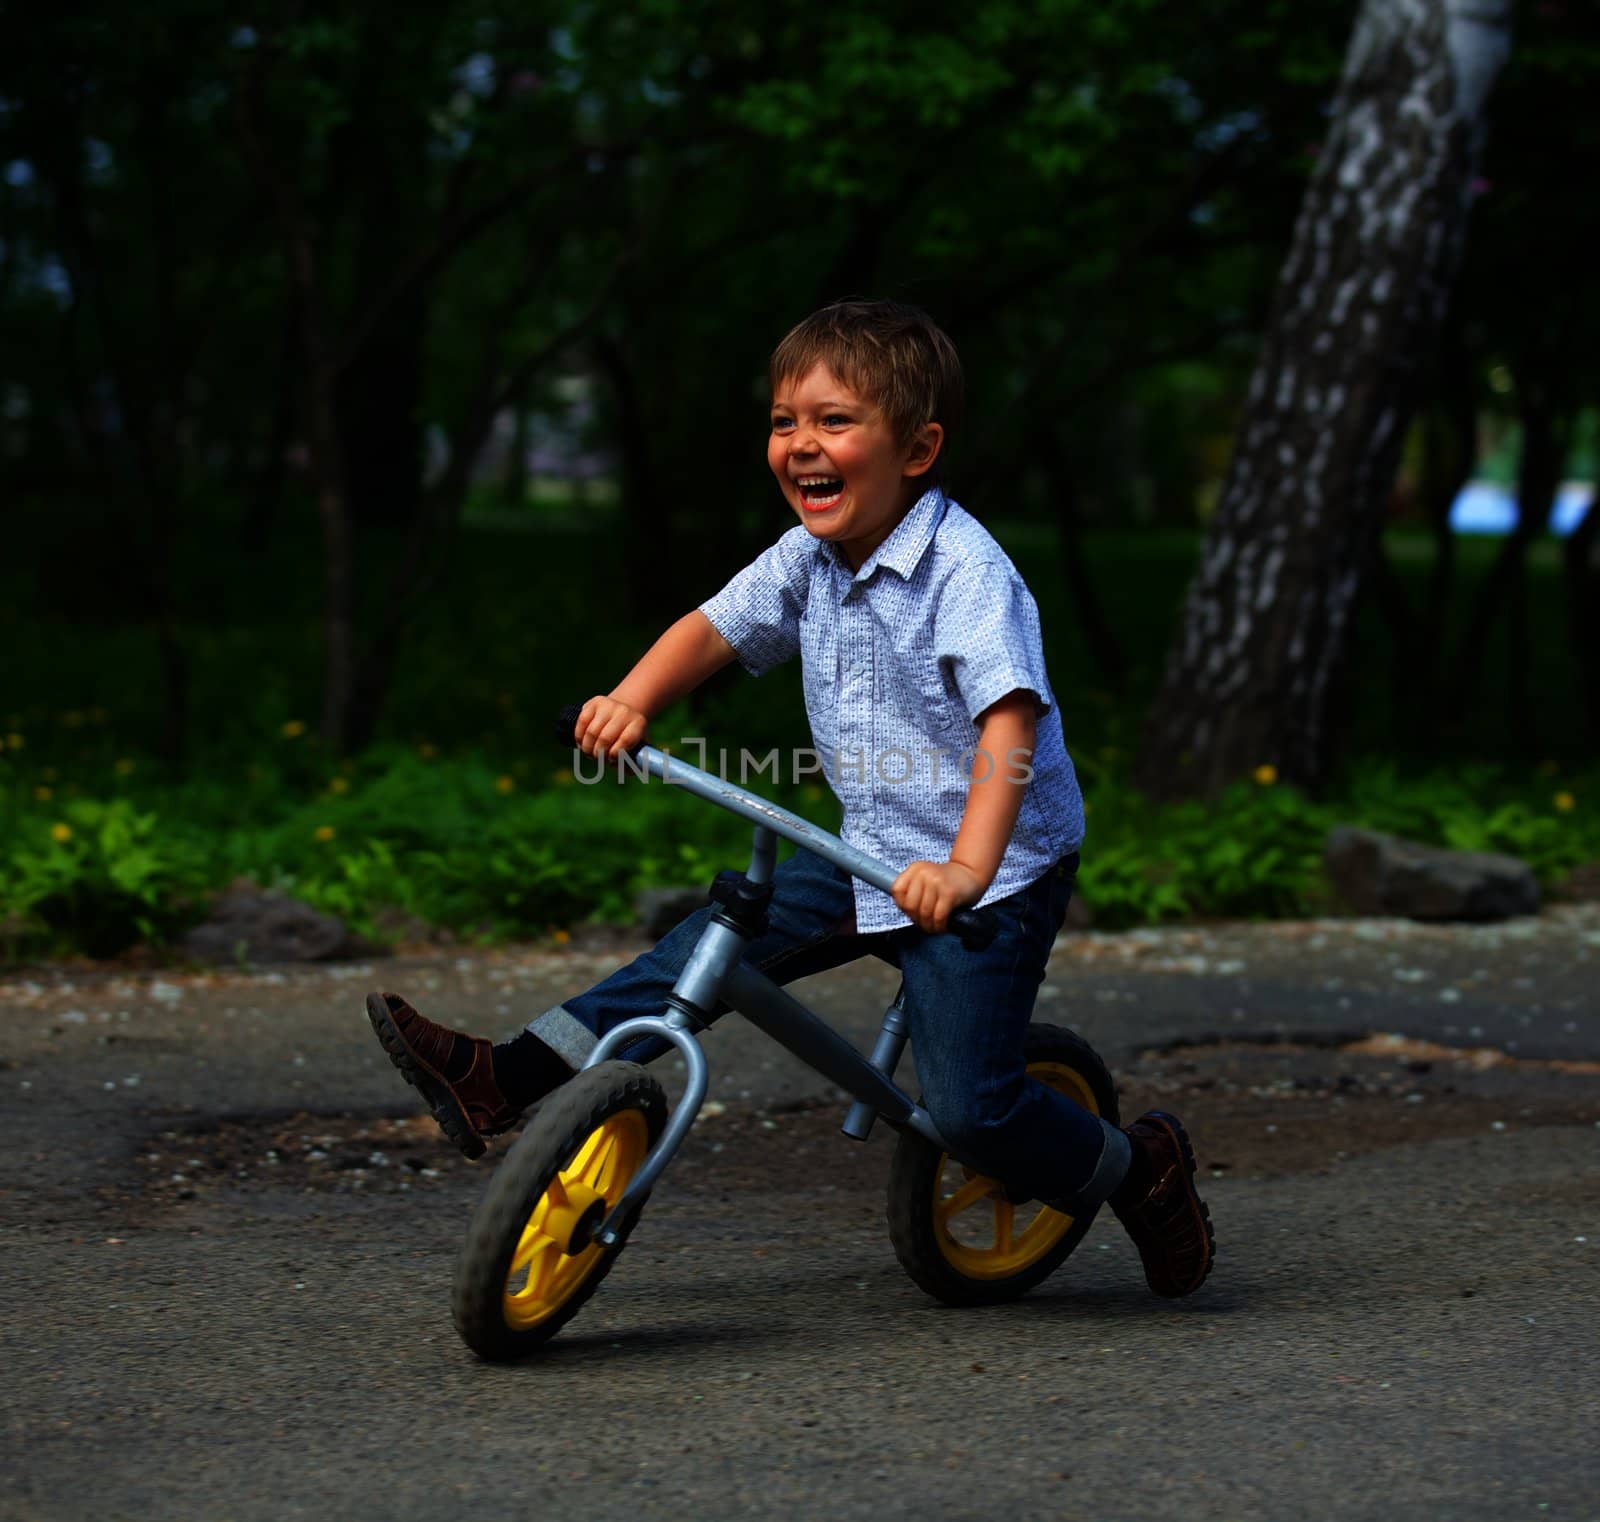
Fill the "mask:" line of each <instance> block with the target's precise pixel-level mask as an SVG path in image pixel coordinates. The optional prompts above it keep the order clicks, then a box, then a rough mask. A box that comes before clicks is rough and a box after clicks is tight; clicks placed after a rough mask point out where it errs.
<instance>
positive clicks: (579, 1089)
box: [450, 1062, 667, 1362]
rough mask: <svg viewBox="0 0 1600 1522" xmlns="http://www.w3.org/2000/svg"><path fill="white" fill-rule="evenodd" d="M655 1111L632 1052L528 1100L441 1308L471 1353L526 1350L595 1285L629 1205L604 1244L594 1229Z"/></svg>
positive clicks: (645, 1141)
mask: <svg viewBox="0 0 1600 1522" xmlns="http://www.w3.org/2000/svg"><path fill="white" fill-rule="evenodd" d="M666 1118H667V1099H666V1095H665V1093H663V1091H662V1088H661V1085H660V1084H659V1083H657V1082H656V1080H655V1079H654V1078H652V1077H651V1076H650V1075H649V1074H648V1073H647V1072H646V1071H645V1070H644V1069H643V1068H642V1067H641V1066H639V1064H638V1063H636V1062H602V1063H600V1064H599V1065H598V1066H596V1067H593V1068H589V1069H586V1070H585V1071H584V1072H581V1073H578V1074H577V1075H575V1076H574V1077H573V1078H571V1079H570V1080H569V1081H568V1082H567V1083H565V1084H563V1085H562V1086H561V1088H560V1089H558V1090H557V1091H556V1092H555V1093H554V1094H552V1095H551V1096H550V1097H549V1098H548V1099H547V1100H545V1102H544V1103H543V1104H542V1105H541V1106H540V1108H539V1113H538V1115H537V1116H536V1117H535V1119H534V1122H533V1124H532V1125H530V1126H529V1127H528V1129H527V1130H526V1131H524V1132H523V1133H522V1135H521V1137H519V1138H518V1140H517V1142H516V1144H515V1145H514V1146H513V1147H512V1148H511V1150H510V1151H509V1152H507V1153H506V1155H505V1160H504V1161H503V1162H502V1163H501V1164H500V1166H499V1167H498V1168H497V1169H496V1170H495V1175H494V1177H493V1179H491V1180H490V1182H489V1188H488V1190H487V1191H486V1192H485V1194H484V1197H483V1201H482V1203H481V1204H480V1205H479V1206H478V1209H477V1212H476V1213H475V1214H474V1215H473V1217H472V1224H471V1225H470V1226H469V1227H468V1229H467V1239H466V1242H465V1243H464V1244H463V1245H462V1248H461V1257H460V1259H459V1260H458V1262H457V1264H456V1277H455V1285H454V1288H453V1289H452V1291H451V1296H450V1309H451V1313H452V1315H453V1316H454V1318H455V1324H456V1330H457V1331H458V1332H460V1333H461V1336H462V1338H463V1340H464V1341H465V1342H466V1344H467V1346H468V1347H470V1348H471V1349H472V1350H473V1352H475V1353H477V1354H478V1356H479V1357H481V1358H487V1359H490V1360H492V1361H496V1362H499V1361H504V1360H508V1359H513V1358H520V1357H522V1356H524V1355H526V1354H528V1353H531V1352H533V1351H534V1350H535V1349H537V1348H539V1347H540V1346H542V1345H543V1344H544V1343H546V1342H548V1341H549V1340H550V1339H551V1338H552V1337H554V1336H555V1334H556V1333H557V1332H559V1331H560V1330H561V1328H562V1327H564V1326H565V1325H566V1324H567V1322H569V1321H570V1320H571V1319H572V1318H573V1317H574V1316H575V1315H577V1313H578V1310H579V1308H580V1307H581V1306H582V1305H583V1303H584V1301H585V1300H587V1299H588V1298H589V1296H590V1295H592V1294H593V1293H594V1292H595V1290H596V1289H597V1288H599V1285H600V1281H601V1280H602V1279H603V1278H605V1276H606V1275H607V1274H608V1273H609V1272H610V1271H611V1265H612V1264H613V1263H615V1262H616V1260H617V1255H618V1254H619V1253H620V1252H621V1251H622V1248H623V1244H624V1243H625V1242H626V1241H627V1239H628V1234H629V1233H630V1232H631V1231H632V1230H633V1227H634V1224H635V1222H636V1221H637V1219H638V1212H637V1211H635V1212H634V1215H633V1218H632V1219H630V1220H628V1221H627V1222H625V1223H624V1224H623V1228H622V1234H621V1237H620V1239H619V1240H618V1241H617V1242H616V1244H615V1245H614V1246H611V1247H601V1246H599V1245H597V1244H596V1243H595V1242H594V1241H593V1240H592V1238H593V1236H594V1232H595V1230H596V1228H597V1227H598V1226H599V1224H600V1222H601V1221H602V1220H603V1219H604V1218H605V1216H606V1215H608V1214H609V1213H610V1211H611V1210H612V1208H613V1207H614V1206H615V1205H616V1203H617V1201H618V1200H620V1199H621V1198H622V1193H623V1190H625V1189H626V1188H627V1186H628V1182H629V1180H630V1179H632V1178H633V1176H634V1174H636V1173H637V1172H638V1171H639V1168H640V1165H641V1164H642V1163H643V1162H644V1160H645V1157H646V1155H647V1154H648V1153H649V1151H650V1148H651V1147H652V1146H653V1145H654V1144H655V1142H656V1139H657V1138H658V1137H659V1136H660V1135H661V1130H662V1127H663V1126H664V1125H665V1124H666Z"/></svg>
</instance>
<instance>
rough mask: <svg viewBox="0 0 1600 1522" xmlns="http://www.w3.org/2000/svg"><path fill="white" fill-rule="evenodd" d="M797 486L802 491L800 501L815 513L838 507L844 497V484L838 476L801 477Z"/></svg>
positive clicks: (796, 483)
mask: <svg viewBox="0 0 1600 1522" xmlns="http://www.w3.org/2000/svg"><path fill="white" fill-rule="evenodd" d="M795 485H796V486H797V487H798V488H799V490H800V501H801V502H802V503H803V504H804V505H805V507H806V508H807V509H809V510H810V511H811V512H814V513H820V512H824V511H826V510H827V509H828V508H830V507H834V506H837V504H838V502H839V499H840V498H841V497H843V496H844V482H843V481H841V480H840V479H839V478H838V477H837V476H801V477H800V479H799V480H798V481H796V482H795Z"/></svg>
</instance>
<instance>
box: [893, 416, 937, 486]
mask: <svg viewBox="0 0 1600 1522" xmlns="http://www.w3.org/2000/svg"><path fill="white" fill-rule="evenodd" d="M943 448H944V424H943V423H924V424H923V425H922V427H920V428H919V429H918V430H917V432H916V435H915V436H914V437H913V438H912V440H911V452H910V453H909V454H908V455H907V456H906V463H905V465H904V466H903V467H902V469H901V472H900V473H901V475H905V476H921V475H926V474H927V472H928V471H929V470H931V469H932V468H933V462H934V461H935V460H937V459H938V458H939V451H940V450H941V449H943Z"/></svg>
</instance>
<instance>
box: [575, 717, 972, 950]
mask: <svg viewBox="0 0 1600 1522" xmlns="http://www.w3.org/2000/svg"><path fill="white" fill-rule="evenodd" d="M581 711H582V709H581V705H579V704H577V703H573V704H570V705H569V706H568V707H566V708H563V709H562V710H561V712H560V714H559V715H558V716H557V718H556V727H555V738H556V743H557V744H558V745H560V746H562V747H563V748H564V749H566V750H572V749H573V748H574V747H575V746H576V745H577V743H578V737H577V725H578V714H579V713H580V712H581ZM628 754H629V755H630V756H631V757H633V758H634V764H635V765H636V766H638V767H640V768H642V770H643V771H644V772H645V773H646V774H648V775H650V776H656V777H660V778H661V780H662V781H663V782H670V783H672V784H673V785H675V786H678V787H684V788H687V789H688V790H689V791H690V792H691V793H694V794H696V795H697V796H699V797H701V798H704V799H705V800H706V801H707V802H708V803H714V804H716V805H717V806H718V807H719V808H724V809H727V810H728V812H729V813H731V814H737V815H739V816H740V817H741V818H743V819H746V820H748V821H749V822H750V823H751V824H754V825H760V826H761V827H762V828H764V829H768V830H771V831H772V832H773V833H774V834H777V835H781V836H783V837H784V839H785V840H791V841H793V842H794V843H795V845H797V846H803V847H804V848H805V849H806V850H808V851H814V852H815V853H816V854H817V855H818V856H820V857H822V858H823V860H825V861H830V862H832V863H833V864H834V865H835V866H836V867H838V868H840V869H841V870H842V871H845V872H848V873H849V874H850V875H851V876H852V877H859V878H860V879H861V880H862V881H863V882H866V883H870V884H871V885H872V886H873V887H874V888H879V889H881V890H882V891H883V892H885V893H887V892H889V890H890V888H891V887H892V885H893V883H894V880H895V879H896V878H897V877H898V876H899V875H900V874H899V873H898V872H896V871H895V870H894V869H893V868H892V867H889V866H887V865H886V864H885V863H883V862H881V861H878V860H877V859H876V858H875V857H872V856H868V855H867V854H866V852H864V851H858V850H856V848H855V847H854V846H852V845H849V844H847V843H846V842H845V841H843V840H841V839H840V838H839V837H838V836H837V835H831V834H829V833H828V831H827V830H824V829H822V828H820V827H819V826H817V825H814V824H812V823H811V821H810V820H809V819H802V818H801V817H800V816H799V815H798V814H794V813H791V812H790V811H789V810H788V809H784V808H779V807H778V805H777V804H775V803H769V802H768V801H767V800H766V799H765V798H762V797H760V796H759V795H758V794H756V793H751V792H747V791H746V790H745V789H744V788H742V787H740V786H738V785H737V784H736V783H733V782H728V781H726V780H724V779H723V778H721V777H714V776H712V774H711V773H710V772H704V771H701V770H700V768H699V767H697V766H690V765H689V763H688V762H687V761H681V760H679V759H678V758H677V757H676V756H669V755H668V754H667V753H666V752H665V751H661V750H657V749H656V747H655V746H653V745H643V744H641V745H638V746H636V747H635V748H634V749H633V750H632V751H630V752H628ZM999 929H1000V922H999V921H998V920H997V919H996V918H995V916H994V914H993V913H992V912H991V911H990V910H988V909H957V910H956V911H955V912H954V913H953V914H951V916H950V918H949V921H948V923H947V926H946V933H947V934H950V935H954V936H955V937H956V938H957V939H958V940H959V941H960V942H961V944H962V945H963V946H965V947H966V948H967V950H968V951H982V950H983V948H984V947H985V946H987V945H989V943H990V942H991V941H993V940H994V938H995V936H996V934H998V932H999Z"/></svg>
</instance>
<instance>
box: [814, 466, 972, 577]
mask: <svg viewBox="0 0 1600 1522" xmlns="http://www.w3.org/2000/svg"><path fill="white" fill-rule="evenodd" d="M944 510H945V495H944V492H943V491H942V490H940V488H939V487H937V486H930V487H929V488H928V490H927V491H925V492H923V494H922V495H921V496H920V497H918V498H917V500H916V501H915V502H913V503H912V504H911V507H910V508H909V509H908V510H907V512H906V515H905V517H903V518H902V519H901V520H900V521H899V522H898V523H897V524H895V526H894V528H893V529H892V530H891V531H890V533H889V536H888V537H887V538H886V539H885V540H884V541H883V543H882V544H880V545H879V546H878V547H877V549H875V550H874V551H873V552H872V553H871V554H870V555H868V556H867V558H866V559H865V560H864V561H863V562H862V565H861V569H860V570H859V571H856V572H854V573H853V575H852V577H851V579H852V580H853V581H860V582H865V581H867V580H868V579H870V577H871V576H872V573H873V572H874V571H876V570H877V569H878V567H879V566H880V565H882V566H887V567H888V568H889V569H890V570H891V571H893V572H895V573H896V574H897V575H898V576H899V577H900V578H901V580H902V581H909V580H910V579H911V577H912V575H913V573H914V572H915V571H916V569H917V564H918V562H919V561H921V559H922V556H923V554H924V552H925V551H926V550H927V548H928V546H929V545H930V544H932V543H933V535H934V531H935V530H936V529H937V528H938V527H939V524H940V521H941V520H942V519H943V518H944ZM824 543H826V541H824ZM828 552H829V553H830V554H831V555H832V557H833V562H834V564H835V565H837V566H838V567H839V568H840V569H841V570H844V571H849V570H850V562H849V561H848V560H846V559H845V558H844V553H843V551H842V550H840V548H839V547H838V545H836V544H829V545H828Z"/></svg>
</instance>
